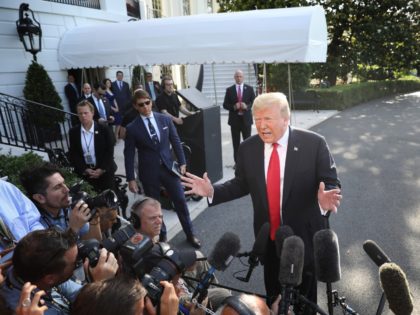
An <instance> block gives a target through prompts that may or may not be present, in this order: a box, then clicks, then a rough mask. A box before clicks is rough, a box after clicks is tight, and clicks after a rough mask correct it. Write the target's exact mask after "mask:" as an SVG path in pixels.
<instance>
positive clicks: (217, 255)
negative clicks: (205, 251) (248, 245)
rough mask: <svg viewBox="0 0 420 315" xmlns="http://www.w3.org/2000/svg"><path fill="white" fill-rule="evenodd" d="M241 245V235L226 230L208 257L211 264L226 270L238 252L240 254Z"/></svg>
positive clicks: (218, 268) (217, 268)
mask: <svg viewBox="0 0 420 315" xmlns="http://www.w3.org/2000/svg"><path fill="white" fill-rule="evenodd" d="M240 247H241V242H240V240H239V237H238V236H237V235H236V234H234V233H231V232H226V233H225V234H223V235H222V237H221V238H220V239H219V240H218V241H217V243H216V245H215V246H214V248H213V251H212V252H211V253H210V256H209V258H208V262H209V264H210V265H212V266H213V267H214V268H215V269H216V270H222V271H223V270H225V269H226V268H227V267H228V266H229V264H230V262H231V261H232V259H233V258H234V257H235V256H236V254H238V252H239V249H240Z"/></svg>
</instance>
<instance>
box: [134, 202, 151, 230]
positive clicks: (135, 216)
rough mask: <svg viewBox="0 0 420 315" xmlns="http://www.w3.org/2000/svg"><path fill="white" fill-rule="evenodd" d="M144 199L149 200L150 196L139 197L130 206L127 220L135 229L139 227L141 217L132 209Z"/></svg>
mask: <svg viewBox="0 0 420 315" xmlns="http://www.w3.org/2000/svg"><path fill="white" fill-rule="evenodd" d="M146 200H151V198H149V197H146V196H144V197H140V198H139V199H137V200H136V201H135V202H134V203H133V205H132V206H131V215H130V219H129V221H130V223H131V224H132V225H133V227H134V228H135V229H136V230H138V229H140V228H141V219H140V216H138V215H137V214H136V213H135V212H134V211H135V210H136V209H137V208H138V207H139V206H140V205H141V204H142V203H143V202H145V201H146Z"/></svg>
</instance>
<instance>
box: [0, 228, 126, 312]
mask: <svg viewBox="0 0 420 315" xmlns="http://www.w3.org/2000/svg"><path fill="white" fill-rule="evenodd" d="M77 263H78V250H77V246H76V238H75V236H74V234H73V233H70V232H69V231H66V232H63V231H59V230H57V229H55V228H52V229H46V230H40V231H34V232H31V233H29V234H28V235H26V236H25V237H24V238H22V239H21V240H20V241H19V243H18V244H17V246H16V248H15V250H14V254H13V267H12V268H11V269H9V271H8V273H7V278H6V281H5V285H3V286H2V287H1V288H0V295H2V297H3V298H4V299H5V300H6V302H7V306H8V308H10V309H16V307H19V306H21V307H27V305H29V303H32V300H33V299H35V298H37V297H38V296H36V293H37V292H38V291H39V290H44V291H45V295H43V296H42V300H44V301H45V305H46V306H47V307H48V310H46V311H45V314H47V315H52V314H54V315H58V314H59V315H65V314H69V309H70V304H71V303H72V302H73V301H74V299H75V297H76V296H77V294H78V293H79V291H80V289H81V287H82V286H81V285H80V284H78V283H76V282H74V281H72V280H70V277H71V276H72V275H73V272H74V270H75V268H76V266H77ZM88 263H89V261H88V260H86V261H85V264H84V266H85V269H86V271H87V273H89V275H90V278H91V279H92V280H93V281H101V280H106V279H109V278H112V277H114V276H115V273H116V272H117V269H118V263H117V260H116V259H115V257H114V255H113V254H110V253H108V252H107V251H106V250H105V249H102V250H101V254H100V258H99V261H98V264H97V265H96V267H94V268H91V267H88ZM26 282H31V283H32V284H33V285H36V287H37V289H35V290H34V291H32V293H31V294H30V296H28V297H27V300H26V301H21V302H20V296H21V293H22V292H23V290H24V289H25V288H27V287H25V286H24V284H25V283H26ZM32 294H35V296H33V295H32ZM19 303H20V304H19Z"/></svg>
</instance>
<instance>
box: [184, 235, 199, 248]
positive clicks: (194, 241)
mask: <svg viewBox="0 0 420 315" xmlns="http://www.w3.org/2000/svg"><path fill="white" fill-rule="evenodd" d="M187 241H188V243H190V244H191V245H192V246H193V247H194V248H200V247H201V242H200V240H199V239H198V238H197V237H195V236H194V235H193V236H190V237H187Z"/></svg>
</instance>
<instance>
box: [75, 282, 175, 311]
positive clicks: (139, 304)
mask: <svg viewBox="0 0 420 315" xmlns="http://www.w3.org/2000/svg"><path fill="white" fill-rule="evenodd" d="M161 285H162V286H163V287H164V291H163V294H162V297H161V298H160V312H159V314H160V315H176V314H177V312H178V298H177V296H176V294H175V289H174V286H173V285H172V284H170V283H169V282H167V281H162V282H161ZM146 293H147V292H146V290H145V288H144V287H143V286H142V285H141V284H140V282H139V280H137V279H135V278H130V277H127V276H118V277H115V278H113V279H109V280H105V281H101V282H96V283H90V284H87V285H86V286H85V287H84V288H83V289H82V290H81V292H80V294H79V295H78V297H77V299H76V301H75V302H74V304H73V305H72V310H71V314H72V315H115V314H124V315H138V314H148V315H155V314H157V310H156V308H155V307H153V305H152V303H151V301H150V300H149V298H148V297H147V296H146Z"/></svg>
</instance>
